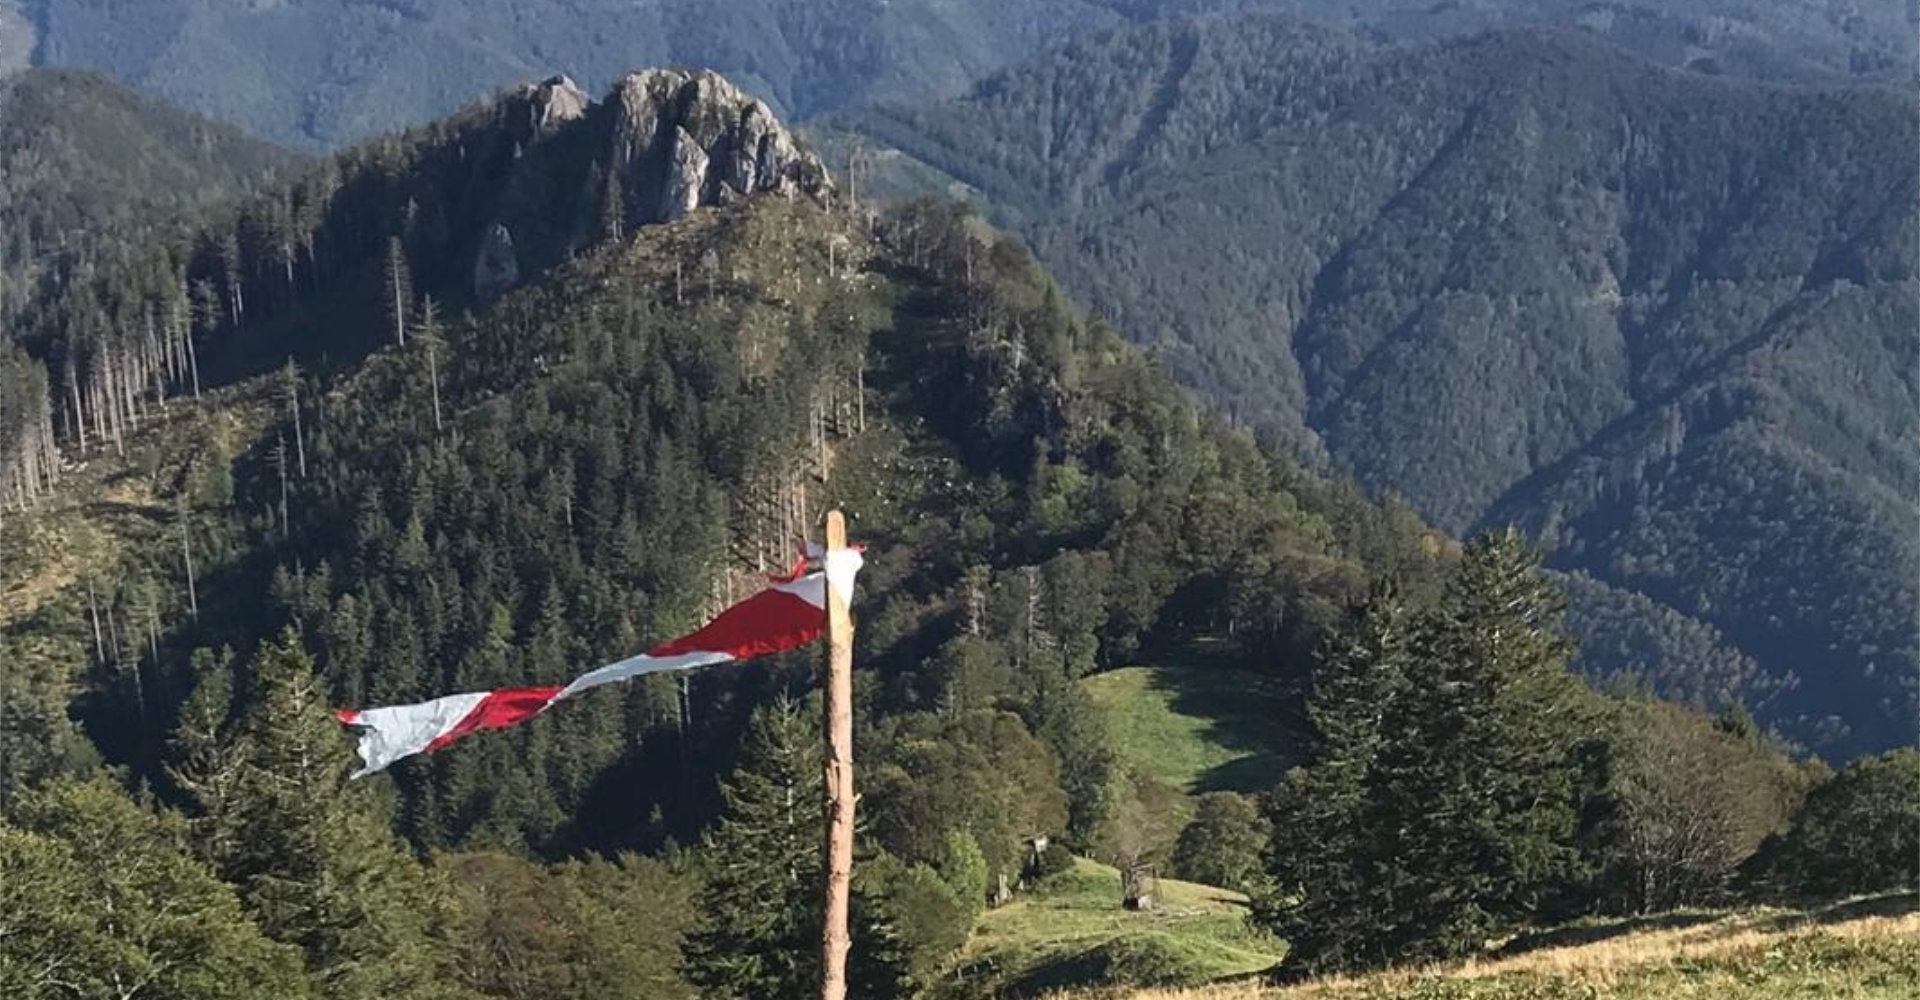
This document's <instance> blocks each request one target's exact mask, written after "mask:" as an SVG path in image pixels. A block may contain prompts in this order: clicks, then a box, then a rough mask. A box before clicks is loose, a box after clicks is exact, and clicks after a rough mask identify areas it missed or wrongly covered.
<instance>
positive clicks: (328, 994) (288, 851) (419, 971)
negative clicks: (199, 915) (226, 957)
mask: <svg viewBox="0 0 1920 1000" xmlns="http://www.w3.org/2000/svg"><path fill="white" fill-rule="evenodd" d="M251 665H252V671H251V674H252V683H251V685H250V690H248V691H247V692H246V699H245V707H244V708H243V709H241V711H240V713H239V715H238V717H237V718H236V719H235V720H234V722H233V723H232V724H231V725H230V726H228V727H227V728H226V730H225V732H224V733H223V735H222V736H221V738H220V740H219V747H220V751H219V753H217V754H213V755H212V757H213V758H215V759H213V760H208V755H206V754H205V753H204V752H190V753H189V754H188V755H187V756H186V757H184V758H183V759H180V760H178V761H177V765H178V770H179V772H180V774H181V783H182V785H183V787H185V788H186V789H187V790H188V791H189V792H190V794H192V795H193V797H194V799H195V801H196V803H197V804H198V805H199V806H200V808H201V810H202V813H203V815H202V817H201V819H200V821H199V822H200V825H201V828H202V830H203V831H205V832H204V833H203V835H202V836H201V837H199V838H196V839H197V841H198V843H199V844H200V845H201V846H202V847H203V849H204V850H206V851H207V852H208V855H209V857H208V860H209V861H211V862H212V863H213V865H214V867H215V869H216V870H217V871H218V872H219V873H220V875H221V877H222V878H223V879H224V880H225V881H227V882H228V883H230V884H232V885H233V886H235V888H236V889H237V891H238V893H239V896H240V899H241V902H242V904H243V905H244V906H245V908H246V910H247V912H248V913H249V915H251V916H252V917H253V919H254V921H255V922H256V923H257V924H259V926H260V927H261V929H262V930H263V931H265V932H266V934H267V936H269V937H271V938H273V939H274V940H276V941H280V942H283V943H286V944H291V945H294V946H296V947H298V948H299V949H300V950H301V951H302V952H303V953H304V954H305V956H306V965H307V969H308V971H309V973H310V974H311V975H312V976H313V977H314V979H315V981H316V982H317V983H318V984H319V994H320V995H321V996H322V997H324V998H327V1000H385V998H391V997H399V996H406V997H422V998H433V997H440V996H444V995H447V993H446V990H447V987H445V986H444V985H443V984H444V983H445V982H446V981H447V980H446V978H445V977H443V976H441V975H440V974H439V970H438V969H437V968H436V964H435V962H436V957H437V952H438V949H440V948H441V947H443V945H442V943H441V940H440V935H441V934H442V933H443V923H444V921H445V919H446V916H447V905H448V904H447V901H446V898H445V896H444V895H443V893H442V891H441V889H440V888H439V886H437V885H436V884H435V883H434V882H433V881H432V879H431V878H430V876H429V875H428V874H427V873H426V872H425V871H424V870H423V869H421V868H420V867H419V866H418V864H417V863H416V862H415V861H414V860H413V858H412V857H410V856H409V855H408V854H407V853H406V852H405V850H404V849H403V848H402V847H401V845H400V844H399V842H398V841H397V840H396V839H395V838H394V837H393V835H392V833H391V831H390V830H389V829H388V828H387V827H386V825H385V820H384V818H383V816H382V810H381V809H380V807H379V805H378V803H377V801H376V800H374V798H373V792H372V789H371V788H369V787H366V786H361V785H349V784H348V783H347V772H348V769H349V768H350V767H351V762H352V758H351V755H350V754H349V753H347V752H346V744H345V743H344V741H343V740H342V739H341V737H340V734H339V733H338V731H337V724H336V723H334V722H333V720H332V719H331V718H330V717H329V714H328V712H327V706H326V703H325V701H324V699H323V694H322V685H321V682H320V679H319V677H318V676H317V675H316V674H315V673H314V671H313V665H312V662H311V661H310V660H309V659H308V656H307V654H306V652H305V651H304V650H303V649H302V648H300V646H299V643H298V639H297V637H295V636H294V635H293V634H292V633H291V632H289V633H286V634H284V635H283V636H282V637H281V640H280V641H279V642H278V643H277V644H274V645H270V646H267V647H264V648H263V649H262V650H261V651H260V652H259V653H257V654H256V655H255V656H254V657H253V661H252V664H251ZM224 683H226V682H225V681H223V680H221V679H219V676H218V675H217V674H216V675H213V676H210V677H209V678H208V679H207V680H205V681H203V682H202V684H203V687H204V686H206V685H212V686H213V687H212V689H211V690H210V691H209V692H208V693H207V694H206V695H205V696H204V697H201V696H198V695H197V696H196V698H195V702H196V703H199V704H200V706H201V709H200V710H198V711H195V712H191V713H189V719H190V721H191V722H192V724H193V726H194V729H195V731H194V732H184V731H183V733H182V740H181V744H180V746H181V749H183V750H189V751H194V750H200V751H204V742H205V737H204V730H205V727H206V726H207V724H208V720H210V719H212V718H213V717H214V716H216V715H217V714H218V712H217V709H216V707H215V706H216V705H217V703H218V702H219V701H220V700H221V697H222V693H221V692H220V690H219V687H220V686H221V685H222V684H224ZM226 769H232V771H233V773H232V774H228V775H223V774H221V771H224V770H226Z"/></svg>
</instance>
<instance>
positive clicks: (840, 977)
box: [820, 510, 854, 1000]
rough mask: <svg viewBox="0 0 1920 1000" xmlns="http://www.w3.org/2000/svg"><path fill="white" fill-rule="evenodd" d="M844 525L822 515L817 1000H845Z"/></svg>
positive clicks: (849, 797)
mask: <svg viewBox="0 0 1920 1000" xmlns="http://www.w3.org/2000/svg"><path fill="white" fill-rule="evenodd" d="M850 554H851V553H848V552H847V521H846V518H844V517H842V516H841V514H840V512H839V511H837V510H835V511H829V512H828V513H827V554H826V563H827V570H826V572H827V588H826V589H827V641H828V646H827V683H826V699H825V701H826V735H827V755H826V766H827V851H826V860H827V880H826V881H827V898H826V923H825V926H824V928H823V929H822V932H821V940H820V1000H846V996H847V953H848V951H850V950H851V949H852V946H853V939H852V937H851V936H850V934H849V932H848V920H847V913H848V896H849V889H850V888H851V886H852V883H853V808H854V795H853V617H852V614H851V612H850V611H849V609H848V608H847V599H848V598H849V597H850V596H851V591H852V587H853V574H852V573H850V572H845V571H841V572H838V573H837V572H836V566H835V563H836V561H839V562H841V563H842V564H844V563H845V561H846V560H847V557H848V556H849V555H850Z"/></svg>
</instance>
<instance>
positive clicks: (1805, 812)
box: [1748, 748, 1920, 899]
mask: <svg viewBox="0 0 1920 1000" xmlns="http://www.w3.org/2000/svg"><path fill="white" fill-rule="evenodd" d="M1916 858H1920V750H1914V749H1912V748H1903V749H1900V750H1892V751H1889V752H1887V753H1885V754H1882V755H1880V756H1878V757H1865V758H1862V759H1860V760H1856V761H1854V762H1853V763H1851V764H1849V765H1847V766H1846V767H1845V768H1843V769H1842V770H1841V771H1840V773H1839V774H1836V775H1834V776H1833V778H1832V779H1830V780H1828V781H1827V782H1826V783H1824V784H1822V785H1820V786H1818V787H1816V788H1814V789H1813V790H1812V791H1811V792H1809V793H1807V799H1806V803H1805V804H1804V805H1802V806H1801V807H1800V811H1799V812H1798V813H1796V814H1795V815H1794V817H1793V823H1792V825H1791V826H1789V827H1788V828H1787V830H1786V832H1785V833H1783V834H1780V835H1779V836H1776V837H1773V838H1770V839H1769V840H1768V841H1767V843H1765V844H1763V845H1762V846H1761V848H1760V851H1759V853H1758V854H1756V855H1755V856H1754V858H1753V861H1752V862H1751V864H1750V865H1749V868H1748V873H1749V875H1750V877H1751V879H1752V881H1753V883H1754V884H1755V887H1756V888H1757V889H1758V890H1759V891H1760V892H1762V893H1765V894H1770V895H1776V896H1786V897H1797V898H1801V899H1822V898H1832V897H1836V896H1844V895H1848V894H1852V893H1863V892H1879V891H1883V890H1888V889H1897V888H1903V887H1911V886H1913V885H1914V884H1915V881H1916V878H1920V872H1916V861H1915V859H1916Z"/></svg>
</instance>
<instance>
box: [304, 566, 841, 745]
mask: <svg viewBox="0 0 1920 1000" xmlns="http://www.w3.org/2000/svg"><path fill="white" fill-rule="evenodd" d="M809 554H810V555H812V554H814V553H812V552H810V553H809ZM860 558H861V557H860V553H859V552H858V551H856V550H851V549H849V550H847V551H845V552H837V551H836V552H834V553H831V554H829V555H828V556H827V557H826V558H825V559H824V562H825V563H826V565H825V567H824V569H822V570H814V571H808V570H807V569H806V567H805V564H802V568H801V569H800V570H799V571H796V572H795V573H794V575H793V576H791V577H789V578H786V579H781V580H777V581H775V582H774V584H773V585H772V586H770V587H768V588H767V589H765V590H762V591H760V592H759V593H757V594H754V595H753V596H752V597H749V598H747V599H746V600H744V601H741V602H740V603H738V604H735V605H733V606H732V607H730V608H728V609H726V610H725V611H723V612H721V613H720V615H719V617H717V618H715V619H714V620H713V621H711V622H708V623H707V624H706V626H705V627H704V628H701V629H700V630H699V631H696V632H694V633H692V634H691V635H686V636H682V637H680V638H678V639H674V640H672V641H670V642H664V643H661V644H660V645H658V646H655V647H653V648H652V649H649V650H647V651H646V652H645V653H642V654H640V655H639V656H631V657H628V658H627V659H624V660H620V661H619V662H617V663H609V664H607V665H606V666H604V667H601V668H599V669H598V670H593V671H589V672H587V673H585V674H582V675H580V676H579V677H577V678H575V679H574V680H573V682H572V683H570V684H567V685H565V686H557V687H526V688H503V689H501V690H498V691H476V692H470V693H467V694H454V695H447V696H446V697H444V698H435V699H433V700H432V701H423V702H420V703H418V704H413V705H393V706H389V707H386V708H368V709H359V710H346V711H341V712H338V713H335V714H336V715H337V716H338V718H339V719H340V721H341V722H342V723H343V724H345V725H347V726H350V727H352V728H354V729H356V730H358V731H359V734H360V745H359V748H358V750H359V754H360V760H361V762H362V764H363V766H362V767H361V768H360V770H358V771H356V772H354V775H353V776H354V777H356V778H358V777H362V776H365V775H368V774H372V773H374V772H376V771H381V770H384V769H385V768H386V767H387V766H388V765H390V764H392V763H393V762H394V761H397V760H400V759H401V758H403V757H411V756H413V755H414V754H419V753H432V752H434V751H435V750H438V749H440V748H441V747H444V746H446V745H447V744H449V743H452V742H453V741H454V740H457V739H459V738H460V737H462V736H466V735H467V734H469V733H477V732H480V731H481V730H485V729H502V728H505V727H507V726H511V725H515V724H517V723H521V722H525V721H526V720H528V719H531V718H533V717H534V716H536V715H539V714H540V713H541V712H544V711H546V710H547V709H548V708H550V707H552V706H553V705H555V704H557V703H559V702H561V701H564V700H566V699H568V698H571V697H573V696H574V695H577V694H579V693H580V692H582V691H585V690H587V689H589V688H595V687H599V686H600V685H602V684H611V683H613V682H615V681H624V680H628V679H630V678H634V677H639V676H642V675H644V674H654V673H660V672H661V671H666V670H690V669H692V668H694V667H706V666H712V665H714V664H716V663H729V662H732V661H734V660H745V659H749V658H752V657H755V656H765V655H767V654H769V653H779V652H784V651H786V650H789V649H795V648H798V647H800V646H804V645H806V644H808V643H810V642H812V641H814V640H815V639H817V638H819V637H820V634H821V633H822V632H824V631H826V626H827V614H826V608H827V587H828V579H829V577H831V578H832V586H833V588H834V590H835V591H836V592H837V593H839V594H840V596H841V599H842V600H848V599H849V598H850V597H851V596H852V595H851V591H852V589H853V575H854V573H855V572H856V571H857V570H858V569H859V567H860Z"/></svg>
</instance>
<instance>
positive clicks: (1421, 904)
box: [1361, 531, 1599, 959]
mask: <svg viewBox="0 0 1920 1000" xmlns="http://www.w3.org/2000/svg"><path fill="white" fill-rule="evenodd" d="M1563 606H1564V601H1563V599H1562V597H1561V596H1560V595H1559V594H1558V593H1557V592H1556V591H1554V589H1553V588H1552V587H1551V586H1550V585H1549V584H1548V583H1547V582H1546V581H1545V580H1544V579H1543V578H1542V577H1541V575H1540V572H1539V564H1538V559H1537V556H1536V555H1535V554H1534V552H1533V551H1532V550H1531V549H1530V548H1529V547H1528V546H1527V544H1526V543H1525V541H1524V540H1522V539H1521V538H1520V537H1519V536H1518V535H1517V534H1516V533H1514V532H1512V531H1505V532H1499V533H1491V534H1487V535H1483V536H1481V537H1479V538H1477V539H1475V540H1474V541H1472V542H1471V543H1469V544H1468V546H1467V548H1466V551H1465V553H1464V555H1463V557H1462V559H1461V560H1460V562H1459V564H1458V565H1457V566H1455V567H1454V569H1453V571H1452V574H1451V577H1450V579H1449V580H1448V581H1447V584H1446V587H1445V590H1444V592H1443V594H1442V596H1441V598H1440V602H1439V605H1438V607H1437V608H1436V609H1435V610H1434V613H1433V614H1432V615H1431V616H1430V618H1429V620H1428V621H1427V623H1426V626H1425V627H1424V628H1423V629H1422V630H1421V634H1420V636H1419V637H1418V639H1417V646H1416V650H1415V657H1414V662H1415V667H1414V669H1415V671H1416V674H1415V675H1413V676H1410V677H1409V681H1410V683H1408V684H1407V685H1406V686H1405V688H1404V689H1403V692H1402V697H1400V698H1398V699H1395V703H1394V718H1393V719H1392V720H1391V722H1390V724H1389V725H1388V727H1387V728H1386V730H1385V732H1384V738H1383V739H1382V741H1381V745H1380V753H1379V756H1378V758H1376V760H1375V763H1374V774H1373V776H1372V778H1371V779H1370V780H1369V782H1368V785H1369V787H1368V793H1367V802H1366V805H1365V807H1364V809H1363V812H1362V818H1361V826H1362V829H1363V831H1364V835H1365V837H1366V838H1367V840H1366V844H1365V846H1364V848H1363V856H1364V860H1365V863H1364V865H1362V866H1361V879H1362V880H1363V882H1365V883H1366V884H1368V885H1369V886H1370V889H1371V891H1370V892H1369V893H1368V894H1367V896H1366V897H1365V898H1364V900H1363V905H1364V906H1365V908H1366V909H1367V910H1368V911H1370V916H1371V918H1372V920H1373V921H1374V933H1375V935H1376V940H1377V944H1378V946H1379V951H1378V953H1379V954H1380V955H1382V956H1386V957H1392V958H1395V959H1406V958H1440V957H1447V956H1453V955H1459V954H1464V953H1468V952H1471V951H1473V950H1475V949H1477V948H1479V947H1481V946H1482V945H1484V944H1485V943H1486V942H1487V940H1488V939H1490V938H1492V937H1493V936H1495V935H1496V934H1499V933H1501V932H1502V931H1503V930H1505V929H1507V928H1509V927H1511V926H1512V925H1513V924H1514V923H1515V922H1517V921H1519V920H1522V919H1524V918H1526V917H1527V916H1528V915H1530V914H1532V913H1534V912H1536V910H1537V909H1538V908H1539V906H1540V905H1541V904H1542V903H1543V902H1544V901H1545V900H1546V899H1547V898H1548V897H1549V896H1550V895H1551V894H1552V893H1553V892H1555V891H1556V890H1557V889H1559V888H1560V887H1561V886H1563V885H1564V884H1565V883H1566V882H1567V881H1568V880H1569V879H1570V878H1571V877H1572V876H1573V875H1574V874H1575V870H1574V866H1575V864H1576V861H1577V853H1576V851H1575V849H1574V845H1573V839H1574V835H1575V832H1576V824H1577V808H1578V778H1579V776H1580V769H1579V764H1578V759H1577V756H1576V751H1577V750H1578V748H1579V747H1580V746H1581V745H1582V744H1583V743H1584V742H1585V741H1586V740H1588V739H1590V738H1593V737H1595V736H1597V735H1598V734H1599V723H1598V720H1597V718H1596V717H1595V714H1594V713H1593V711H1592V703H1591V696H1590V694H1589V693H1588V692H1587V690H1586V689H1585V688H1584V686H1582V685H1581V683H1580V682H1579V681H1578V680H1577V679H1576V678H1575V677H1574V676H1573V675H1572V674H1570V673H1568V671H1567V659H1568V657H1569V656H1570V654H1571V652H1572V648H1571V644H1570V643H1569V642H1568V640H1567V639H1566V637H1565V636H1564V634H1563V633H1562V631H1561V614H1562V610H1563Z"/></svg>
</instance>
